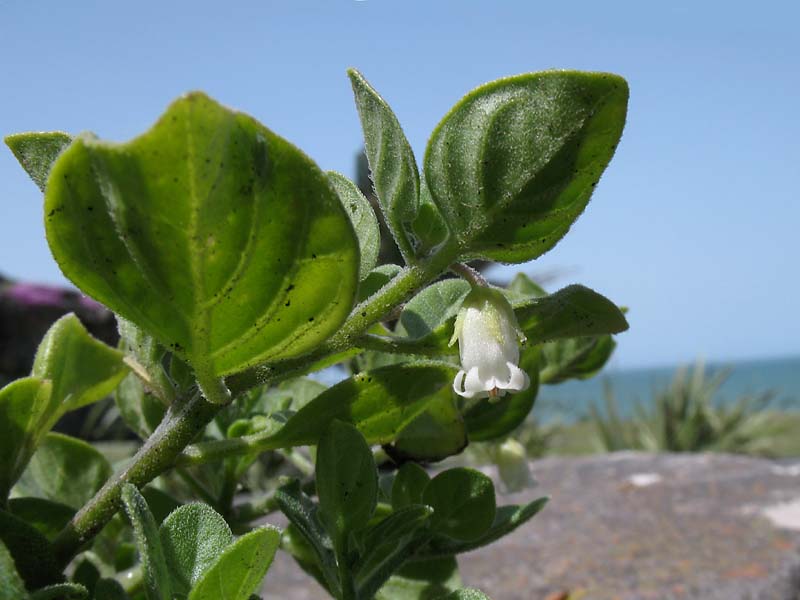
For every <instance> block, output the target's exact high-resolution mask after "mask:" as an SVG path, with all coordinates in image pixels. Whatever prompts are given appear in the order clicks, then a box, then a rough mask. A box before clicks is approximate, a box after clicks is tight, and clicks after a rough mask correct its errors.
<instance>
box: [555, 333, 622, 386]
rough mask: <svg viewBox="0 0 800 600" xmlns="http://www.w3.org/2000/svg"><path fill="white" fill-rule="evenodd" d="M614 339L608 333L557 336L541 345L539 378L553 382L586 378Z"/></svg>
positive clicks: (609, 351)
mask: <svg viewBox="0 0 800 600" xmlns="http://www.w3.org/2000/svg"><path fill="white" fill-rule="evenodd" d="M616 346H617V343H616V342H615V341H614V338H612V337H611V336H610V335H601V336H594V337H581V338H570V339H566V340H557V341H555V342H550V343H547V344H545V345H544V346H542V361H541V371H540V372H539V379H540V381H541V382H542V383H545V384H549V385H553V384H556V383H561V382H562V381H566V380H568V379H588V378H589V377H592V376H594V375H595V374H596V373H597V372H598V371H599V370H600V369H602V368H603V366H605V364H606V363H607V362H608V359H609V358H611V354H612V353H613V352H614V348H616Z"/></svg>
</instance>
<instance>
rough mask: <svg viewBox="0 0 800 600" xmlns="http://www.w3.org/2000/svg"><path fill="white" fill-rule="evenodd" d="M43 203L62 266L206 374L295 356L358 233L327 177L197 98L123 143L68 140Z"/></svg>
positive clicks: (338, 292)
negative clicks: (66, 147)
mask: <svg viewBox="0 0 800 600" xmlns="http://www.w3.org/2000/svg"><path fill="white" fill-rule="evenodd" d="M45 211H46V218H45V229H46V232H47V239H48V242H49V244H50V248H51V250H52V252H53V255H54V256H55V258H56V260H57V262H58V264H59V266H60V267H61V269H62V271H63V272H64V274H65V275H66V276H67V277H68V278H70V279H71V280H72V281H73V282H74V283H75V284H76V285H78V287H80V288H81V289H82V290H83V291H84V292H85V293H87V294H89V295H90V296H92V297H94V298H96V299H97V300H99V301H100V302H102V303H103V304H105V305H107V306H108V307H109V308H111V309H112V310H113V311H114V312H116V313H118V314H120V315H122V316H123V317H124V318H125V319H128V320H130V321H131V322H133V323H135V324H136V325H137V326H138V327H141V328H142V329H143V330H145V331H147V332H148V333H150V334H152V335H153V336H154V337H155V338H156V339H157V340H158V341H159V343H161V344H162V345H163V346H164V347H166V348H167V349H169V350H170V351H172V352H174V353H176V354H177V355H178V356H180V357H181V358H183V359H185V360H186V361H187V362H189V363H191V365H192V367H193V368H194V369H195V370H196V371H200V372H202V373H203V375H204V377H205V376H206V375H208V376H214V377H219V376H222V375H227V374H230V373H234V372H237V371H241V370H243V369H245V368H247V367H250V366H253V365H256V364H258V363H262V362H268V361H275V360H279V359H286V358H290V357H295V356H298V355H301V354H303V353H306V352H308V351H309V350H311V349H313V348H315V347H316V346H317V345H318V344H319V343H320V342H321V341H322V340H324V339H326V338H327V337H328V336H329V335H331V334H332V333H333V332H335V331H336V330H337V329H338V327H339V325H340V324H341V323H342V321H344V319H345V318H346V317H347V315H348V313H349V312H350V309H351V307H352V304H353V300H354V297H355V292H356V287H357V282H358V266H359V265H358V241H357V239H356V237H355V234H354V232H353V228H352V226H351V225H350V220H349V218H348V216H347V214H346V212H345V210H344V208H343V207H342V205H341V203H340V202H339V199H338V198H337V197H336V194H335V192H334V191H333V189H332V188H331V186H330V184H329V183H328V181H327V178H326V177H325V174H324V173H323V172H322V171H320V169H319V168H318V167H317V166H316V165H315V164H314V163H313V162H312V161H311V160H310V159H309V158H308V157H306V156H305V155H304V154H302V153H301V152H300V151H299V150H298V149H297V148H295V147H294V146H292V145H291V144H289V143H288V142H287V141H286V140H284V139H282V138H280V137H279V136H277V135H276V134H274V133H273V132H272V131H270V130H269V129H267V128H266V127H264V126H262V125H261V124H260V123H258V122H257V121H255V120H254V119H252V118H250V117H248V116H246V115H243V114H241V113H237V112H234V111H231V110H229V109H227V108H224V107H223V106H221V105H220V104H218V103H216V102H215V101H213V100H212V99H210V98H208V97H207V96H205V95H203V94H201V93H192V94H189V95H187V96H184V97H182V98H180V99H178V100H177V101H175V102H174V103H173V104H172V105H171V106H170V107H169V108H168V109H167V111H166V113H165V114H164V115H163V116H162V117H161V119H160V120H159V121H158V122H157V123H156V125H155V126H154V127H153V128H151V129H150V130H149V131H148V132H147V133H145V134H143V135H141V136H139V137H137V138H136V139H134V140H132V141H130V142H128V143H125V144H110V143H107V142H103V141H99V140H97V139H95V138H93V137H91V136H88V135H82V136H80V137H78V138H76V139H75V141H74V142H73V143H72V144H71V145H70V147H69V148H68V149H67V150H66V151H65V152H64V153H63V154H62V155H61V156H60V157H59V159H58V160H57V161H56V164H55V165H54V166H53V171H52V172H51V174H50V179H49V182H48V187H47V192H46V194H45ZM76 240H79V242H80V243H77V242H76Z"/></svg>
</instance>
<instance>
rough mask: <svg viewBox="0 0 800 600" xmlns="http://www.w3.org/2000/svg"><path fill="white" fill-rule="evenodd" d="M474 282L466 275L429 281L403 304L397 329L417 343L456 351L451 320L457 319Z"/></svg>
mask: <svg viewBox="0 0 800 600" xmlns="http://www.w3.org/2000/svg"><path fill="white" fill-rule="evenodd" d="M470 289H471V288H470V285H469V284H468V283H467V282H466V281H464V280H463V279H445V280H444V281H437V282H436V283H434V284H432V285H429V286H428V287H426V288H425V289H424V290H422V291H421V292H419V293H418V294H417V295H416V296H414V297H413V298H412V299H411V300H409V301H408V303H407V304H406V305H405V307H404V308H403V312H401V313H400V319H399V321H398V325H397V333H398V334H401V335H404V336H406V337H408V338H410V339H412V340H415V341H416V342H417V343H416V346H417V347H422V348H430V349H431V350H432V351H435V350H441V351H442V352H443V353H447V352H452V350H450V349H449V342H450V337H451V336H452V335H453V327H452V323H451V321H453V320H455V317H456V315H457V314H458V309H459V308H461V303H462V302H463V300H464V297H465V296H466V295H467V294H468V293H469V291H470Z"/></svg>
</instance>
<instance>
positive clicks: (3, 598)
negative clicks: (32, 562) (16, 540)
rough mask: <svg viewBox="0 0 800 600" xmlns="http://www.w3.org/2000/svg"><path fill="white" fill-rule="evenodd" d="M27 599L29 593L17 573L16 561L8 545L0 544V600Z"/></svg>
mask: <svg viewBox="0 0 800 600" xmlns="http://www.w3.org/2000/svg"><path fill="white" fill-rule="evenodd" d="M27 597H28V592H27V591H26V590H25V584H24V583H23V581H22V577H20V576H19V573H17V566H16V565H15V564H14V559H13V558H12V557H11V553H10V552H9V551H8V548H6V545H5V544H4V543H3V542H0V600H24V599H25V598H27Z"/></svg>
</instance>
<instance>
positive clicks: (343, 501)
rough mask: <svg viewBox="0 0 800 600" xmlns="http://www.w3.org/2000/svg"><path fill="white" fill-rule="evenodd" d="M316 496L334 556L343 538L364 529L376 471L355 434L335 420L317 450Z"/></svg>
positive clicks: (375, 489) (375, 492) (370, 510)
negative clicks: (331, 541)
mask: <svg viewBox="0 0 800 600" xmlns="http://www.w3.org/2000/svg"><path fill="white" fill-rule="evenodd" d="M316 477H317V479H316V485H317V496H318V497H319V509H320V516H321V517H322V520H323V522H325V523H326V524H327V529H328V531H329V532H330V533H331V535H332V537H333V541H334V547H336V548H337V552H343V551H344V548H345V543H346V540H347V536H348V535H349V534H350V533H351V532H354V531H357V530H359V529H362V528H363V527H365V526H366V524H367V522H369V520H370V518H371V517H372V513H373V512H374V511H375V505H376V504H377V501H378V471H377V469H376V467H375V460H374V459H373V458H372V452H371V451H370V449H369V446H368V445H367V442H366V441H365V440H364V437H363V436H362V435H361V434H360V433H359V432H358V430H357V429H356V428H355V427H353V426H352V425H350V424H348V423H343V422H342V421H338V420H335V421H333V422H332V423H331V425H330V427H329V428H328V429H327V431H326V432H325V433H324V434H323V435H322V437H321V438H320V440H319V445H318V446H317V466H316Z"/></svg>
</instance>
